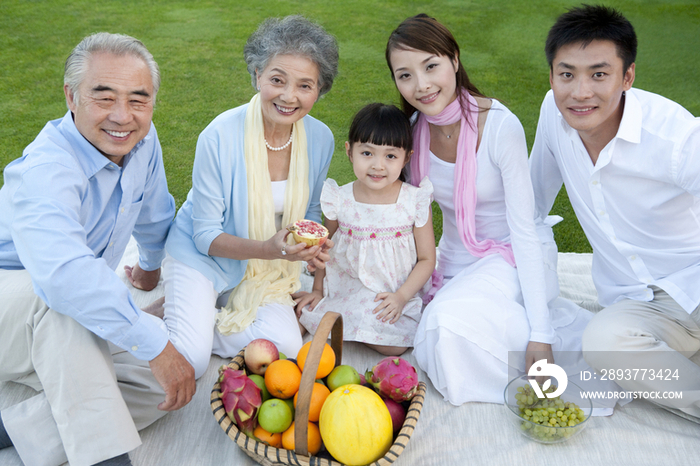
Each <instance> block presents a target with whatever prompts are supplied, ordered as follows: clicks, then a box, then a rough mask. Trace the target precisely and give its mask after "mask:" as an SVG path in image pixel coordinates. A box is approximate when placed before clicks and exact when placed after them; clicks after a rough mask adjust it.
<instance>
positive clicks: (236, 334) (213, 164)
mask: <svg viewBox="0 0 700 466" xmlns="http://www.w3.org/2000/svg"><path fill="white" fill-rule="evenodd" d="M244 54H245V60H246V63H247V65H248V71H249V73H250V75H251V76H252V81H253V86H254V87H255V88H256V90H257V91H258V93H257V94H255V96H253V98H252V99H251V100H250V102H249V103H248V104H245V105H242V106H240V107H237V108H234V109H231V110H228V111H226V112H224V113H222V114H221V115H219V116H218V117H216V118H215V119H214V121H212V122H211V124H209V126H207V128H206V129H205V130H204V131H203V132H202V134H201V135H200V136H199V140H198V142H197V151H196V154H195V160H194V167H193V173H192V190H191V191H190V192H189V194H188V196H187V200H186V201H185V203H184V204H183V205H182V207H181V208H180V210H179V212H178V214H177V217H176V218H175V223H174V225H173V226H172V228H171V230H170V234H169V237H168V241H167V244H166V250H167V252H168V257H167V258H166V260H165V262H164V285H165V302H164V306H163V310H164V321H165V324H166V325H167V327H168V329H169V332H170V339H171V341H172V343H173V344H174V345H175V347H176V348H177V349H178V351H180V353H181V354H182V355H183V356H185V357H186V358H187V360H188V361H189V362H190V363H191V364H192V366H193V367H194V369H195V375H196V377H199V376H201V375H202V374H203V373H204V371H205V370H206V369H207V366H208V364H209V359H210V355H211V353H212V351H213V352H214V353H215V354H218V355H220V356H222V357H231V356H234V355H235V354H236V353H238V351H240V349H241V348H243V347H244V346H245V345H247V344H248V343H249V342H250V341H252V340H254V339H256V338H266V339H268V340H270V341H272V342H274V343H275V344H276V345H277V347H278V348H279V350H280V351H282V352H284V353H286V354H289V355H296V354H297V352H298V350H299V348H300V347H301V345H302V338H301V333H300V330H299V326H298V324H297V321H296V317H295V313H294V309H293V306H294V301H293V293H295V292H296V291H298V290H299V288H300V283H299V274H300V271H301V266H302V261H307V262H309V265H310V267H311V268H313V267H323V266H324V262H325V261H326V260H328V254H327V253H326V249H327V248H328V247H332V242H331V243H330V244H329V243H328V242H326V245H324V247H323V248H321V247H319V246H314V247H311V248H305V247H304V245H303V244H291V243H293V241H291V238H290V239H289V240H288V238H287V236H288V234H289V232H288V231H287V230H286V229H285V228H284V226H286V225H288V224H290V223H292V222H294V221H296V220H299V219H302V218H308V219H312V220H316V221H320V220H321V208H320V202H319V198H320V194H321V188H322V186H323V181H324V180H325V178H326V174H327V172H328V166H329V164H330V161H331V157H332V155H333V149H334V141H333V135H332V133H331V131H330V130H329V129H328V127H327V126H326V125H324V124H323V123H321V122H320V121H318V120H316V119H315V118H313V117H311V116H310V115H308V113H309V112H310V111H311V109H312V107H313V105H314V103H315V102H316V101H317V100H318V99H319V97H320V96H322V95H323V94H325V93H326V92H328V91H329V90H330V89H331V86H332V84H333V79H334V78H335V75H336V74H337V68H338V47H337V44H336V41H335V39H334V38H333V37H332V36H331V35H329V34H328V33H326V32H325V31H324V30H323V29H322V28H321V27H320V26H318V25H316V24H314V23H311V22H310V21H308V20H306V19H304V18H303V17H300V16H289V17H286V18H284V19H281V20H280V19H269V20H267V21H265V22H264V23H263V24H262V25H261V26H260V27H259V28H258V30H257V31H255V32H254V33H253V35H251V36H250V38H249V39H248V42H247V43H246V45H245V49H244Z"/></svg>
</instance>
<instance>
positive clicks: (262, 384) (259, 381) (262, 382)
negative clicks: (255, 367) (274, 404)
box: [248, 374, 272, 401]
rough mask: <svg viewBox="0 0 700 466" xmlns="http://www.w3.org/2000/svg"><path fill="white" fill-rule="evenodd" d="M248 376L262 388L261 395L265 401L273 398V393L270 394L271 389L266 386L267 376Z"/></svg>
mask: <svg viewBox="0 0 700 466" xmlns="http://www.w3.org/2000/svg"><path fill="white" fill-rule="evenodd" d="M248 378H249V379H250V380H252V381H253V382H255V385H257V386H258V388H259V389H260V397H261V398H262V400H263V401H267V400H269V399H270V398H272V395H270V391H269V390H268V389H267V387H266V386H265V378H264V377H263V376H262V375H258V374H250V375H249V376H248Z"/></svg>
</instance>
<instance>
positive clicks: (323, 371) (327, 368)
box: [297, 342, 335, 379]
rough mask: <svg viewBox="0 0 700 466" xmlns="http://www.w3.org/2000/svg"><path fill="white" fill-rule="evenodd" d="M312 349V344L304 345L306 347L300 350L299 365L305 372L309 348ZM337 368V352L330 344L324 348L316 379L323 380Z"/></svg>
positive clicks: (298, 355)
mask: <svg viewBox="0 0 700 466" xmlns="http://www.w3.org/2000/svg"><path fill="white" fill-rule="evenodd" d="M310 347H311V342H308V343H304V346H302V347H301V349H300V350H299V354H297V364H299V368H300V369H301V370H302V371H303V370H304V363H306V356H307V355H308V354H309V348H310ZM334 367H335V352H334V351H333V348H331V347H330V345H329V344H328V343H326V344H325V346H324V347H323V353H321V361H319V363H318V369H317V370H316V377H314V378H315V379H322V378H324V377H325V376H327V375H328V374H330V373H331V371H332V370H333V368H334Z"/></svg>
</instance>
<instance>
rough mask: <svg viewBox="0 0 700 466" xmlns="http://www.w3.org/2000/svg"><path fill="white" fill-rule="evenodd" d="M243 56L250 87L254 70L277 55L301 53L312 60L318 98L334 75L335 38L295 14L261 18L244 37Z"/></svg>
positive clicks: (254, 83)
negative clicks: (245, 37) (251, 31)
mask: <svg viewBox="0 0 700 466" xmlns="http://www.w3.org/2000/svg"><path fill="white" fill-rule="evenodd" d="M243 55H244V57H245V62H246V64H247V65H248V73H250V76H251V77H252V78H253V79H252V81H253V87H256V78H257V77H256V75H255V70H258V72H260V73H261V72H262V71H263V70H264V69H265V68H266V67H267V65H268V63H269V62H270V60H272V59H273V58H274V57H276V56H277V55H301V56H304V57H307V58H308V59H310V60H311V61H313V62H314V63H316V66H318V83H319V93H318V95H319V97H320V96H322V95H323V94H325V93H326V92H328V91H330V90H331V87H332V86H333V80H334V79H335V76H336V75H337V74H338V43H337V42H336V40H335V37H333V36H332V35H330V34H328V33H327V32H326V31H325V30H324V29H323V28H322V27H321V26H319V25H318V24H315V23H312V22H311V21H309V20H308V19H306V18H304V17H303V16H299V15H292V16H287V17H285V18H269V19H267V20H265V22H263V23H262V24H261V25H260V26H259V27H258V29H257V30H256V31H255V32H254V33H253V34H252V35H251V36H250V37H249V38H248V41H247V42H246V44H245V47H244V49H243Z"/></svg>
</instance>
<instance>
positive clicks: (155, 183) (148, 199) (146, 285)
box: [124, 124, 175, 291]
mask: <svg viewBox="0 0 700 466" xmlns="http://www.w3.org/2000/svg"><path fill="white" fill-rule="evenodd" d="M149 136H150V138H151V140H150V141H148V144H149V147H151V148H152V149H151V154H150V160H149V164H148V175H147V178H146V185H145V188H144V191H143V197H142V198H141V211H140V212H139V216H138V218H137V220H136V224H135V225H134V231H133V236H134V238H135V239H136V242H137V244H138V248H139V262H138V263H137V264H135V265H134V266H133V267H128V266H127V267H125V268H124V269H125V272H126V276H127V278H128V279H129V281H130V282H131V284H132V285H133V286H134V287H135V288H138V289H140V290H144V291H151V290H152V289H153V288H155V287H156V285H158V280H159V279H160V263H161V262H162V260H163V257H164V256H165V240H166V238H167V235H168V230H169V229H170V225H171V224H172V220H173V217H174V216H175V200H174V199H173V196H172V195H171V194H170V192H169V191H168V182H167V179H166V177H165V169H164V167H163V154H162V151H161V147H160V141H159V140H158V134H157V132H156V129H155V126H153V124H151V131H150V133H149Z"/></svg>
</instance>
